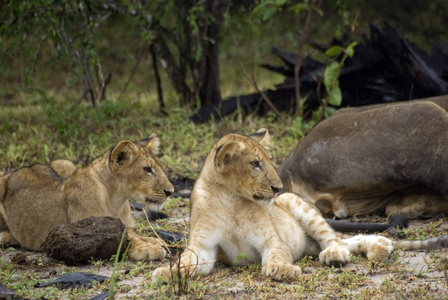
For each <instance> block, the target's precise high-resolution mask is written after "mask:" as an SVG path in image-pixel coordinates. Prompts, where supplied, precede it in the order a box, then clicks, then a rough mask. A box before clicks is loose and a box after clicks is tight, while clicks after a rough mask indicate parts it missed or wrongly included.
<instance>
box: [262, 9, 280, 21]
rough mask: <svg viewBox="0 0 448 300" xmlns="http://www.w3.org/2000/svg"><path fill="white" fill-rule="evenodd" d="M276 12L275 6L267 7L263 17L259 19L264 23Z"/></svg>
mask: <svg viewBox="0 0 448 300" xmlns="http://www.w3.org/2000/svg"><path fill="white" fill-rule="evenodd" d="M276 11H277V7H275V6H269V7H267V8H266V9H265V10H264V11H263V15H262V17H261V19H262V20H263V21H266V20H267V19H269V18H270V17H272V15H273V14H275V12H276Z"/></svg>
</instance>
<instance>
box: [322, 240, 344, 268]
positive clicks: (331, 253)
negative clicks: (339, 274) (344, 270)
mask: <svg viewBox="0 0 448 300" xmlns="http://www.w3.org/2000/svg"><path fill="white" fill-rule="evenodd" d="M319 260H320V262H321V263H323V264H324V265H326V266H337V267H340V266H343V265H345V264H346V263H348V262H349V261H350V251H349V249H348V247H347V246H346V245H343V244H333V245H330V246H328V247H327V248H326V249H324V250H322V252H321V253H320V254H319Z"/></svg>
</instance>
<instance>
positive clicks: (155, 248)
mask: <svg viewBox="0 0 448 300" xmlns="http://www.w3.org/2000/svg"><path fill="white" fill-rule="evenodd" d="M127 233H128V240H129V241H130V243H131V245H130V247H129V251H128V255H129V258H130V259H132V260H159V259H162V258H164V257H165V256H166V250H165V248H164V246H165V244H164V242H163V241H162V240H160V239H157V238H151V237H145V236H141V235H138V234H137V233H136V232H135V229H134V228H127Z"/></svg>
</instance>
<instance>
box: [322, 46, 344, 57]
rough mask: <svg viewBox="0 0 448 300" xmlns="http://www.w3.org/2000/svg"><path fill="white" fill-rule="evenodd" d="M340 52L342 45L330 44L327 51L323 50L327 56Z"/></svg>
mask: <svg viewBox="0 0 448 300" xmlns="http://www.w3.org/2000/svg"><path fill="white" fill-rule="evenodd" d="M341 52H342V47H341V46H332V47H330V48H328V49H327V51H325V55H326V56H328V57H334V56H337V55H339V53H341Z"/></svg>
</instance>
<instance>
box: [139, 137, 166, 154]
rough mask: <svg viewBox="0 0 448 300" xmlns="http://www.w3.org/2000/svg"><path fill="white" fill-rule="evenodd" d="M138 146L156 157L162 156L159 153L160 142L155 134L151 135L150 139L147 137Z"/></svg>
mask: <svg viewBox="0 0 448 300" xmlns="http://www.w3.org/2000/svg"><path fill="white" fill-rule="evenodd" d="M138 144H139V145H141V146H143V147H145V148H147V149H148V150H149V151H151V153H152V154H154V155H155V156H157V157H160V156H162V153H161V152H160V140H159V138H158V137H157V134H155V133H153V134H151V136H150V137H147V138H145V139H143V140H141V141H139V142H138Z"/></svg>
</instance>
